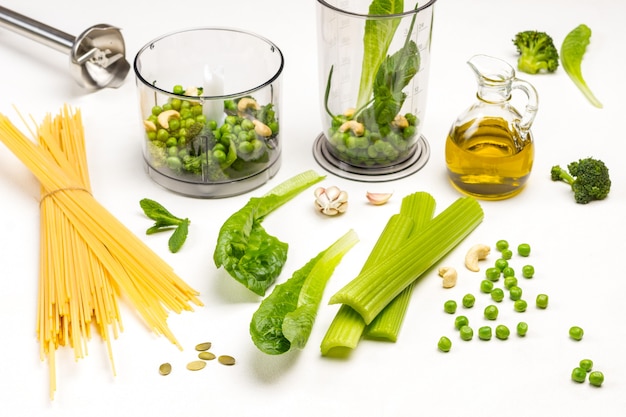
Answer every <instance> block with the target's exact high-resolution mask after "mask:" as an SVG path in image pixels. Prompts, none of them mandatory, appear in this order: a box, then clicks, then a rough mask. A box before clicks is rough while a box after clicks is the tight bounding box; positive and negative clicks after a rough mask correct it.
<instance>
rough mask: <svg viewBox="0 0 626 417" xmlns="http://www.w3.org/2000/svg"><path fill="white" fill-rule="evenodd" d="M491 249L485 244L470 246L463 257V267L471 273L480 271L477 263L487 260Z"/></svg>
mask: <svg viewBox="0 0 626 417" xmlns="http://www.w3.org/2000/svg"><path fill="white" fill-rule="evenodd" d="M490 251H491V248H490V247H489V246H487V245H485V244H481V243H479V244H476V245H474V246H472V247H471V248H470V249H469V251H467V254H466V255H465V267H466V268H467V269H469V270H470V271H473V272H478V271H480V267H479V266H478V261H482V260H484V259H486V258H487V255H489V252H490Z"/></svg>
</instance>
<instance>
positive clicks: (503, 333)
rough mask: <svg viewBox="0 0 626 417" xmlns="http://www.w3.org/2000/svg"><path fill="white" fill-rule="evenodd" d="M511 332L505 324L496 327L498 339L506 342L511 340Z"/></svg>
mask: <svg viewBox="0 0 626 417" xmlns="http://www.w3.org/2000/svg"><path fill="white" fill-rule="evenodd" d="M510 334H511V331H510V330H509V328H508V327H506V326H505V325H504V324H498V325H497V326H496V337H497V338H498V339H500V340H506V339H508V338H509V335H510Z"/></svg>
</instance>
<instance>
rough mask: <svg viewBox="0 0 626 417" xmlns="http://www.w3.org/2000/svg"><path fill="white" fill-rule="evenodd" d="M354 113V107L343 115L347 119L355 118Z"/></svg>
mask: <svg viewBox="0 0 626 417" xmlns="http://www.w3.org/2000/svg"><path fill="white" fill-rule="evenodd" d="M354 113H356V109H355V108H354V107H350V108H349V109H346V111H344V112H343V115H344V116H346V117H347V118H351V117H352V116H354Z"/></svg>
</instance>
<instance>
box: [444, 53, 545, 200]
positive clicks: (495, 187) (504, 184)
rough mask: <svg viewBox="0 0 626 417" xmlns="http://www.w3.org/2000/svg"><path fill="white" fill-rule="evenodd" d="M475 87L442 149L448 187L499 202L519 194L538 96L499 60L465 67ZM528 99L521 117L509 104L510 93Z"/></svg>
mask: <svg viewBox="0 0 626 417" xmlns="http://www.w3.org/2000/svg"><path fill="white" fill-rule="evenodd" d="M468 64H469V66H470V67H471V68H472V70H474V72H475V74H476V78H477V81H478V90H477V94H476V97H477V98H478V100H477V102H475V103H474V104H472V105H471V106H470V107H469V108H468V109H467V110H465V112H463V113H462V114H461V115H460V116H459V117H458V118H457V120H456V121H455V122H454V123H453V125H452V127H451V128H450V132H449V133H448V137H447V139H446V146H445V155H446V166H447V169H448V175H449V177H450V181H451V182H452V184H453V185H454V187H455V188H456V189H458V190H459V191H461V192H463V193H465V194H468V195H471V196H474V197H476V198H480V199H484V200H503V199H506V198H509V197H513V196H515V195H517V194H518V193H519V192H520V191H522V189H523V187H524V185H525V184H526V181H527V180H528V177H529V175H530V171H531V169H532V166H533V160H534V145H533V136H532V133H531V131H530V126H531V124H532V123H533V120H534V119H535V115H536V113H537V103H538V98H537V92H536V90H535V88H534V87H533V86H532V85H531V84H530V83H528V82H526V81H523V80H520V79H518V78H516V76H515V70H514V69H513V67H512V66H511V65H509V64H508V63H506V62H505V61H502V60H500V59H498V58H494V57H491V56H487V55H475V56H473V57H472V58H470V60H469V61H468ZM516 89H517V90H521V91H522V92H524V93H525V94H526V96H527V99H528V100H527V102H526V107H525V109H524V114H523V115H522V114H520V112H519V111H518V110H517V109H516V108H515V107H513V105H512V104H511V103H510V100H511V93H512V92H513V90H516Z"/></svg>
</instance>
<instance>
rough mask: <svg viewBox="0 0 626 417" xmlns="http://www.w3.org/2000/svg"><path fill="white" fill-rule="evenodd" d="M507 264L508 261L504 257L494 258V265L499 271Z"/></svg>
mask: <svg viewBox="0 0 626 417" xmlns="http://www.w3.org/2000/svg"><path fill="white" fill-rule="evenodd" d="M508 266H509V261H507V260H506V259H504V258H500V259H496V262H495V267H496V268H498V269H499V270H500V272H502V271H504V268H506V267H508Z"/></svg>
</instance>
